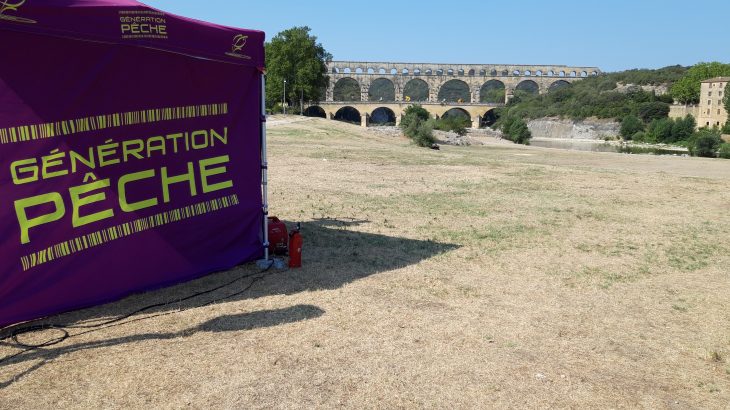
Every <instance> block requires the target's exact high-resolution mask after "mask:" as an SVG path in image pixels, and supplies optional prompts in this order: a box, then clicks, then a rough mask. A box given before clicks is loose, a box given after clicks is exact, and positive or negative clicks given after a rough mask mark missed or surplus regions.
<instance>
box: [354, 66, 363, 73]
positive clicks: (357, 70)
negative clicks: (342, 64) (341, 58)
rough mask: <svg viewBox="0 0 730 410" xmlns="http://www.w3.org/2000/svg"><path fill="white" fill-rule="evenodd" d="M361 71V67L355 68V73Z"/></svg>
mask: <svg viewBox="0 0 730 410" xmlns="http://www.w3.org/2000/svg"><path fill="white" fill-rule="evenodd" d="M362 73H363V71H362V68H360V67H358V68H356V69H355V74H362Z"/></svg>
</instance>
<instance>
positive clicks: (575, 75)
mask: <svg viewBox="0 0 730 410" xmlns="http://www.w3.org/2000/svg"><path fill="white" fill-rule="evenodd" d="M570 76H571V77H577V76H578V74H577V73H576V72H575V71H571V72H570Z"/></svg>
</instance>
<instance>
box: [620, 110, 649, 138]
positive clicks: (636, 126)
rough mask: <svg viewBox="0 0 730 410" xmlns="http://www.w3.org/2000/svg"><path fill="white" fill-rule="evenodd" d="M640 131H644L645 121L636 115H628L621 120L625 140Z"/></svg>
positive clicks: (622, 134)
mask: <svg viewBox="0 0 730 410" xmlns="http://www.w3.org/2000/svg"><path fill="white" fill-rule="evenodd" d="M639 131H644V123H642V122H641V120H640V119H639V118H638V117H636V116H635V115H627V116H625V117H624V118H623V119H622V120H621V136H622V137H624V139H625V140H630V139H631V138H632V137H633V136H634V134H636V133H637V132H639Z"/></svg>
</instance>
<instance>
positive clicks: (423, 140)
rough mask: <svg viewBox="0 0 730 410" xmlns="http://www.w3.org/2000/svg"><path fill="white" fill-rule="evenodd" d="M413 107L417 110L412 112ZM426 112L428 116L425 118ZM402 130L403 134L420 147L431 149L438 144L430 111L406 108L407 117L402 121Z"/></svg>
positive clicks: (419, 108)
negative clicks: (434, 135)
mask: <svg viewBox="0 0 730 410" xmlns="http://www.w3.org/2000/svg"><path fill="white" fill-rule="evenodd" d="M412 107H417V108H416V109H413V110H410V108H412ZM421 110H422V111H421ZM424 112H425V114H426V115H425V118H424V115H423V113H424ZM401 129H402V130H403V134H405V136H406V137H408V138H410V139H411V140H412V141H413V142H414V143H416V145H418V146H419V147H430V146H431V145H433V144H434V143H435V142H436V139H435V138H434V137H433V120H431V119H429V115H428V111H426V110H425V109H423V108H422V107H421V106H411V107H408V108H406V111H405V116H404V117H403V120H402V121H401Z"/></svg>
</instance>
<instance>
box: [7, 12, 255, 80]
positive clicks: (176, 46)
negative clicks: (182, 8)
mask: <svg viewBox="0 0 730 410" xmlns="http://www.w3.org/2000/svg"><path fill="white" fill-rule="evenodd" d="M0 30H13V31H23V32H28V33H33V34H39V35H49V36H57V37H66V38H73V39H76V40H81V41H95V42H104V43H112V44H121V45H129V46H138V47H147V48H154V49H158V50H164V51H169V52H174V53H180V54H185V55H189V56H191V57H197V58H204V59H210V60H217V61H223V62H228V63H233V64H239V65H249V66H254V67H259V68H260V67H263V66H264V33H263V32H261V31H255V30H243V29H238V28H233V27H226V26H220V25H216V24H211V23H207V22H203V21H199V20H194V19H190V18H186V17H180V16H176V15H173V14H169V13H165V12H163V11H160V10H157V9H154V8H152V7H149V6H147V5H145V4H142V3H140V2H137V1H134V0H7V1H4V2H2V3H0ZM1 40H2V34H1V33H0V41H1Z"/></svg>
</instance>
